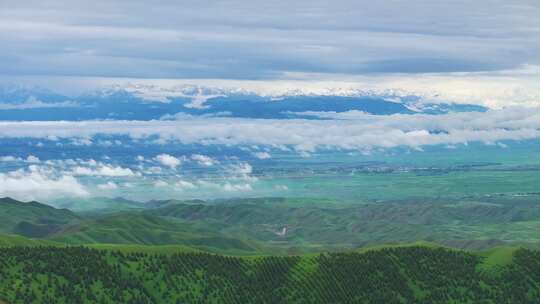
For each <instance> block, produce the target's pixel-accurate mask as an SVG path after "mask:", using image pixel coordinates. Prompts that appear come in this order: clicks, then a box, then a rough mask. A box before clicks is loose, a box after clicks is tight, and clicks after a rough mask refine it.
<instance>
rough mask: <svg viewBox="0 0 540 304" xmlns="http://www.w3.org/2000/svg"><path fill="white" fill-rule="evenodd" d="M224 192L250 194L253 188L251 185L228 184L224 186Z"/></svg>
mask: <svg viewBox="0 0 540 304" xmlns="http://www.w3.org/2000/svg"><path fill="white" fill-rule="evenodd" d="M223 190H225V191H227V192H249V191H253V188H252V187H251V185H250V184H230V183H226V184H225V185H223Z"/></svg>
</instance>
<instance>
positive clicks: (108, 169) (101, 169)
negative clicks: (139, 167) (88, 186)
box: [72, 164, 135, 177]
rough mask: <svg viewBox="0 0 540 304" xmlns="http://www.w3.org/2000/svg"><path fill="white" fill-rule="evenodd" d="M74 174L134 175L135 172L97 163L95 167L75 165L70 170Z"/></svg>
mask: <svg viewBox="0 0 540 304" xmlns="http://www.w3.org/2000/svg"><path fill="white" fill-rule="evenodd" d="M72 172H73V174H74V175H87V176H111V177H121V176H134V175H135V173H134V172H133V171H132V170H131V169H129V168H122V167H120V166H116V167H115V166H110V165H106V164H99V165H98V166H97V167H96V168H90V167H82V166H77V167H75V168H73V170H72Z"/></svg>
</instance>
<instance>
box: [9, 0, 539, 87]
mask: <svg viewBox="0 0 540 304" xmlns="http://www.w3.org/2000/svg"><path fill="white" fill-rule="evenodd" d="M539 16H540V1H537V0H530V1H527V0H518V1H507V0H479V1H470V0H455V1H433V0H430V1H422V0H411V1H364V0H352V1H328V0H327V1H317V0H296V1H290V0H289V1H281V0H275V1H244V0H233V1H140V0H131V1H123V0H118V1H108V0H94V1H77V0H69V1H68V0H48V1H31V0H25V1H20V0H19V1H12V0H0V42H1V43H0V45H1V47H0V74H2V75H3V76H15V75H19V76H20V75H42V76H94V77H138V78H218V79H279V78H283V77H285V75H290V73H323V74H345V75H371V74H386V73H407V74H418V73H426V72H427V73H432V72H433V73H447V72H478V71H488V72H489V71H498V70H512V69H518V68H520V67H522V66H523V65H538V64H540V17H539Z"/></svg>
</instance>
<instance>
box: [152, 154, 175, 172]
mask: <svg viewBox="0 0 540 304" xmlns="http://www.w3.org/2000/svg"><path fill="white" fill-rule="evenodd" d="M154 159H155V160H157V161H158V162H159V163H160V164H162V165H163V166H167V167H170V168H171V169H175V168H176V167H178V166H179V165H180V164H181V163H182V161H181V160H180V159H179V158H176V157H174V156H172V155H169V154H159V155H157V156H156V157H155V158H154Z"/></svg>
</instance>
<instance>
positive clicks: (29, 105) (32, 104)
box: [0, 96, 79, 110]
mask: <svg viewBox="0 0 540 304" xmlns="http://www.w3.org/2000/svg"><path fill="white" fill-rule="evenodd" d="M8 101H9V100H8ZM77 106H79V105H78V104H77V103H75V102H72V101H64V102H43V101H40V100H37V99H36V98H35V97H33V96H31V97H30V98H28V100H27V101H25V102H22V103H0V110H28V109H40V108H72V107H77Z"/></svg>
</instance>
